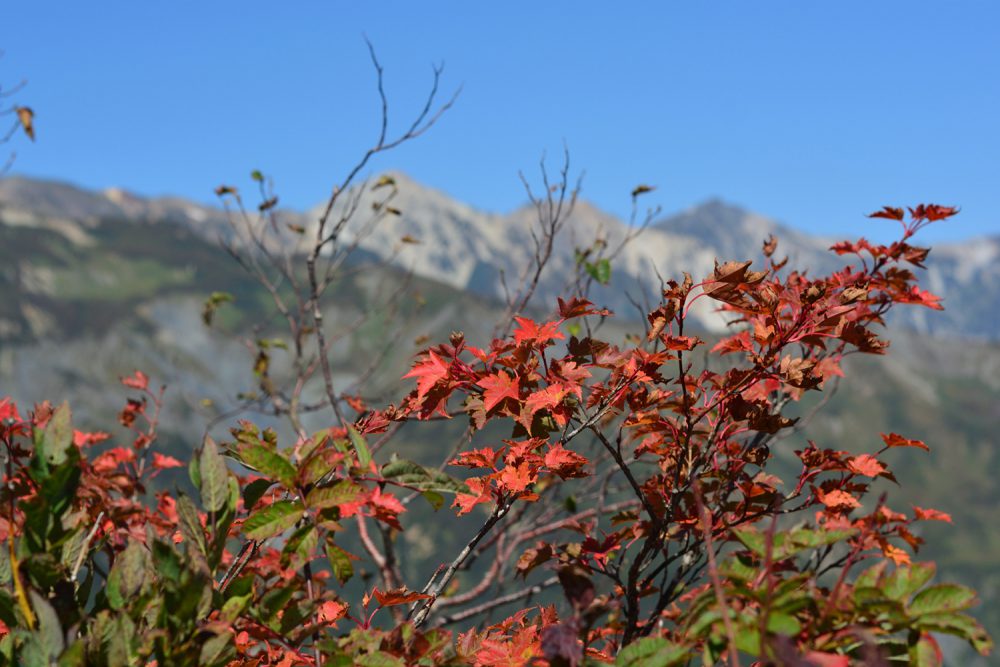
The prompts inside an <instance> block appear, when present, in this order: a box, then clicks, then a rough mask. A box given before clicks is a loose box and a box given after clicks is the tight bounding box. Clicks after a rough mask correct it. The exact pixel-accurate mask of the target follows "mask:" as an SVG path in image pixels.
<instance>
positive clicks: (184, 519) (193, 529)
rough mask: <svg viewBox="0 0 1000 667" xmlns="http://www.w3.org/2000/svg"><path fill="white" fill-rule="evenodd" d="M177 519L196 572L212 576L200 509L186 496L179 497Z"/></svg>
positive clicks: (179, 495) (180, 495)
mask: <svg viewBox="0 0 1000 667" xmlns="http://www.w3.org/2000/svg"><path fill="white" fill-rule="evenodd" d="M177 517H178V519H179V522H178V523H179V527H180V530H181V535H182V536H183V537H184V542H185V543H186V544H187V554H188V558H190V559H191V565H192V566H193V568H194V570H195V571H196V572H201V573H203V574H205V575H209V574H211V571H210V569H209V567H208V552H207V547H206V545H205V531H204V530H202V527H201V519H199V517H198V509H197V508H196V507H195V506H194V503H193V502H191V499H190V498H188V497H187V496H186V495H185V494H183V493H181V494H178V496H177Z"/></svg>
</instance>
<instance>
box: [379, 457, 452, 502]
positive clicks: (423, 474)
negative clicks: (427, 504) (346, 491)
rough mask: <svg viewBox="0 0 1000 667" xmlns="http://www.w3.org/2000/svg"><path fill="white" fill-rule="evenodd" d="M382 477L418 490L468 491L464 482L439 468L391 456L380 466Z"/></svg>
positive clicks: (439, 491) (440, 491)
mask: <svg viewBox="0 0 1000 667" xmlns="http://www.w3.org/2000/svg"><path fill="white" fill-rule="evenodd" d="M382 477H383V478H385V479H388V480H392V481H393V482H398V483H400V484H405V485H407V486H412V487H414V488H416V489H419V490H420V491H436V492H438V493H468V492H469V489H468V487H467V486H466V485H465V483H464V482H462V481H459V480H457V479H455V478H454V477H451V476H449V475H446V474H444V473H443V472H441V471H439V470H429V469H427V468H425V467H424V466H422V465H420V464H419V463H414V462H413V461H407V460H406V459H400V458H397V457H396V455H395V454H393V456H392V458H391V459H390V460H389V462H388V463H386V464H385V465H384V466H382Z"/></svg>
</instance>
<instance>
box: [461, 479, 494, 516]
mask: <svg viewBox="0 0 1000 667" xmlns="http://www.w3.org/2000/svg"><path fill="white" fill-rule="evenodd" d="M465 485H466V486H467V487H469V490H470V491H472V493H456V494H455V502H454V503H452V507H457V508H458V515H459V516H461V515H463V514H467V513H469V512H470V511H472V508H473V507H475V506H476V505H479V504H480V503H485V502H487V501H488V500H489V499H490V487H489V483H488V482H487V481H486V480H485V479H482V478H477V477H473V478H472V479H467V480H465Z"/></svg>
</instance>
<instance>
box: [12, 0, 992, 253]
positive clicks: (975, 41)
mask: <svg viewBox="0 0 1000 667" xmlns="http://www.w3.org/2000/svg"><path fill="white" fill-rule="evenodd" d="M998 31H1000V3H997V2H995V1H992V0H980V1H976V0H965V1H962V2H958V1H948V0H936V1H929V0H927V1H915V0H908V1H887V0H880V1H878V2H872V1H871V0H864V1H840V2H803V1H801V0H797V1H794V2H792V1H786V2H779V1H777V0H775V1H764V0H760V1H757V2H745V1H740V2H736V1H735V0H734V1H730V2H723V1H719V2H697V3H696V2H684V3H681V2H656V3H653V2H650V3H638V2H636V3H625V2H620V3H596V2H594V3H585V2H579V1H577V2H556V1H550V2H544V3H543V2H515V1H509V2H502V3H500V2H498V3H480V2H463V3H459V2H436V3H431V2H421V3H416V2H395V1H392V0H384V1H382V2H378V3H360V2H350V3H349V2H333V1H331V2H294V3H292V2H288V3H275V2H268V3H265V2H249V1H247V2H238V3H237V2H223V1H212V2H204V1H202V2H185V1H175V2H169V3H166V2H163V3H152V2H135V1H134V0H132V1H131V2H100V3H81V2H75V1H74V2H69V1H65V2H46V1H44V0H32V1H31V2H19V3H11V4H9V5H8V6H6V7H5V8H4V11H3V23H2V24H0V48H2V49H4V50H5V52H6V55H5V57H4V58H3V60H0V81H3V82H5V84H6V85H7V86H9V85H11V84H13V83H15V82H16V81H18V80H20V79H21V78H26V79H28V80H29V86H28V88H27V89H25V90H24V91H23V92H22V93H21V94H20V95H19V96H18V98H17V99H18V101H19V102H21V103H23V104H28V105H30V106H32V107H33V108H34V109H35V111H36V114H37V117H36V121H37V126H38V135H39V136H38V141H37V143H35V144H34V145H28V144H27V142H24V141H20V142H19V143H18V146H17V149H18V153H19V157H18V161H17V163H16V171H17V172H20V173H24V174H29V175H35V176H45V177H52V178H58V179H62V180H68V181H73V182H76V183H80V184H82V185H85V186H88V187H97V188H101V187H108V186H112V185H115V186H121V187H125V188H128V189H131V190H133V191H136V192H139V193H142V194H166V193H170V194H180V195H183V196H187V197H191V198H194V199H198V200H203V201H211V200H212V199H213V197H212V195H211V191H212V189H213V188H214V186H216V185H218V184H219V183H223V182H226V183H233V184H236V185H249V178H248V174H249V172H250V170H251V169H257V168H259V169H261V170H264V171H265V172H267V173H269V174H271V175H273V176H274V178H275V180H276V184H277V187H278V191H279V193H280V195H281V199H282V204H284V205H288V206H292V207H295V208H304V207H307V206H310V205H312V204H314V203H316V202H318V201H319V200H320V199H322V198H323V197H324V196H325V194H326V192H327V191H328V190H329V188H330V186H331V185H332V184H333V183H334V182H335V181H336V180H338V177H339V176H340V175H342V174H343V172H344V170H345V169H346V168H347V167H348V166H349V165H350V164H351V163H352V162H353V161H354V160H355V159H356V158H357V157H358V156H359V155H360V153H361V152H363V150H364V149H366V148H367V147H368V146H369V144H370V143H371V142H372V141H373V138H374V136H375V132H376V129H377V127H376V123H377V118H378V114H377V112H378V106H377V98H376V96H375V89H374V75H373V72H372V68H371V66H370V63H369V61H368V54H367V51H366V48H365V45H364V42H363V38H362V35H363V34H367V35H368V37H369V38H370V39H371V41H372V42H373V43H374V45H375V47H376V49H377V51H378V53H379V56H380V59H381V60H382V62H383V64H384V66H385V69H386V87H387V91H388V94H389V96H390V100H391V103H392V114H393V115H392V124H393V126H394V127H397V128H399V127H400V126H401V125H402V124H403V122H404V121H405V120H406V119H407V118H409V116H410V114H412V113H413V112H414V111H415V110H416V109H417V108H418V107H419V105H420V103H421V100H422V96H423V94H424V92H425V91H426V87H427V85H428V84H429V81H430V72H431V64H432V63H439V62H444V63H445V72H444V78H443V86H444V89H445V91H446V92H449V91H451V90H453V89H455V88H456V87H458V86H459V85H461V86H463V91H462V94H461V96H460V97H459V100H458V102H457V104H456V106H455V107H454V109H453V110H452V111H451V112H450V113H449V114H447V116H446V117H445V118H444V119H443V120H442V122H441V123H440V125H439V126H438V127H436V128H435V129H433V130H432V131H431V132H430V133H429V134H428V135H426V136H425V137H423V138H421V139H420V140H419V141H417V142H415V143H413V144H411V145H408V146H406V147H404V148H403V149H401V150H398V151H396V152H394V153H392V154H389V155H386V156H384V157H383V158H382V159H381V160H380V161H378V162H377V163H376V164H375V165H374V167H375V169H376V170H378V169H381V168H399V169H402V170H404V171H406V172H408V173H410V174H411V175H412V176H413V177H414V178H416V179H417V180H420V181H422V182H424V183H426V184H428V185H431V186H434V187H437V188H440V189H442V190H445V191H447V192H449V193H450V194H452V195H453V196H456V197H458V198H459V199H462V200H464V201H467V202H469V203H471V204H473V205H475V206H477V207H479V208H482V209H486V210H495V211H505V210H509V209H511V208H514V207H516V206H517V205H519V204H520V203H522V201H523V199H524V197H523V192H522V190H521V188H520V184H519V181H518V177H517V172H518V170H519V169H523V170H525V171H526V172H528V173H529V174H531V173H533V170H534V169H535V168H536V165H537V162H538V159H539V157H540V156H541V155H542V153H543V152H547V153H548V154H549V155H550V156H551V157H552V158H553V159H555V158H557V157H558V155H559V153H560V152H561V150H562V145H563V142H564V141H565V142H566V144H567V145H568V146H569V148H570V151H571V153H572V159H573V162H574V165H575V166H576V167H579V168H582V169H585V170H586V172H587V175H586V178H585V181H584V196H585V197H586V198H588V199H590V200H592V201H593V202H594V203H596V204H597V205H598V206H600V207H602V208H605V209H607V210H610V211H612V212H614V213H618V214H624V213H626V212H627V210H628V206H629V196H628V193H629V191H630V190H631V188H632V187H633V186H634V185H636V184H638V183H651V184H654V185H657V186H658V189H657V191H656V192H655V193H654V194H653V195H648V197H649V198H648V200H647V201H648V202H650V203H658V204H661V205H662V206H663V207H664V210H665V211H667V212H671V211H676V210H679V209H681V208H684V207H686V206H690V205H692V204H694V203H697V202H699V201H701V200H704V199H706V198H708V197H711V196H716V195H717V196H721V197H723V198H725V199H727V200H730V201H733V202H736V203H739V204H741V205H743V206H746V207H748V208H751V209H753V210H755V211H758V212H761V213H764V214H767V215H770V216H772V217H775V218H778V219H779V220H782V221H785V222H787V223H789V224H792V225H794V226H797V227H800V228H803V229H806V230H809V231H812V232H815V233H820V234H824V235H856V234H862V233H864V234H868V235H869V236H873V237H875V238H881V239H888V238H890V236H891V233H890V232H891V230H890V228H888V227H885V226H884V225H882V224H881V223H873V222H872V221H869V220H867V219H865V218H864V217H863V214H864V213H866V212H869V211H872V210H875V209H877V208H878V207H880V206H881V205H883V204H891V205H905V204H915V203H918V202H920V201H930V202H936V203H943V204H954V205H960V206H962V208H963V213H962V214H961V215H960V216H959V217H958V218H956V219H955V220H954V221H953V222H949V223H948V225H947V226H940V227H938V228H937V229H934V228H931V229H928V230H927V232H928V233H927V234H926V236H925V239H927V240H934V241H938V240H944V239H963V238H968V237H971V236H975V235H979V234H987V233H988V234H997V233H1000V218H998V217H997V216H996V215H995V213H994V212H995V211H996V210H997V201H996V200H997V195H998V190H1000V188H998V187H997V186H998V180H1000V48H998V47H997V41H996V40H997V37H996V36H997V34H998Z"/></svg>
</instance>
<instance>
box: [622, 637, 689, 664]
mask: <svg viewBox="0 0 1000 667" xmlns="http://www.w3.org/2000/svg"><path fill="white" fill-rule="evenodd" d="M689 657H690V651H689V650H688V649H686V648H684V647H683V646H678V645H677V644H674V643H672V642H669V641H667V640H666V639H663V638H660V637H646V638H643V639H640V640H639V641H636V642H633V643H631V644H629V645H628V646H626V647H625V648H623V649H622V650H621V651H619V652H618V657H617V658H616V659H615V664H616V665H618V666H619V667H674V665H682V664H684V663H685V662H687V660H688V658H689Z"/></svg>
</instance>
